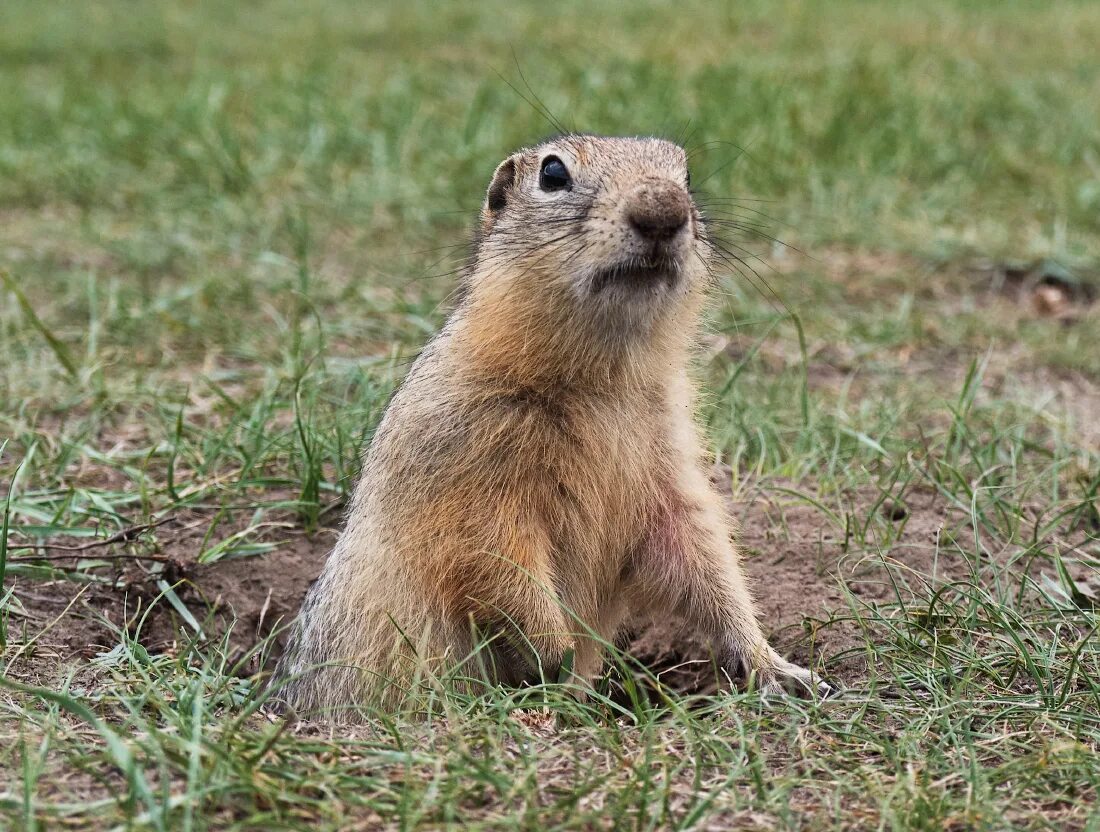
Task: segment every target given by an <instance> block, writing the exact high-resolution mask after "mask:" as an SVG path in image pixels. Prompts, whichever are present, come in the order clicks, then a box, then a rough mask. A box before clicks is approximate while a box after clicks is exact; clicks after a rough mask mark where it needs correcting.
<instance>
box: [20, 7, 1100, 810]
mask: <svg viewBox="0 0 1100 832" xmlns="http://www.w3.org/2000/svg"><path fill="white" fill-rule="evenodd" d="M1097 42H1100V8H1098V7H1097V6H1096V5H1095V4H1092V3H1088V2H1069V1H1068V0H1061V1H1060V2H1054V3H1033V2H1026V1H1025V0H1018V1H1017V0H1013V2H1003V3H992V2H981V1H980V0H928V1H927V2H921V3H913V4H905V5H901V4H867V3H862V2H857V1H856V0H839V1H838V2H834V3H829V4H825V3H818V2H810V1H809V0H804V2H794V0H788V1H787V2H780V3H764V2H746V3H739V4H737V5H736V6H731V7H728V8H727V7H725V6H723V5H722V4H704V3H694V2H689V3H686V4H677V5H675V6H674V7H672V6H666V5H664V4H650V3H642V4H632V5H631V6H630V8H627V9H624V8H621V6H620V4H614V3H610V2H597V3H589V4H583V5H582V4H579V3H573V2H567V3H565V4H561V5H559V6H556V7H554V8H553V9H552V10H551V9H550V8H548V7H546V6H537V5H535V4H530V5H517V4H506V3H503V2H497V0H489V1H488V2H486V3H483V4H479V5H478V6H477V7H473V6H457V5H451V6H445V7H442V8H440V7H438V6H437V5H436V4H429V3H426V2H421V0H410V2H406V3H402V4H373V5H370V6H366V5H363V4H351V3H346V2H338V0H320V1H319V2H317V3H314V4H311V5H309V6H308V7H307V6H304V5H303V4H291V3H286V2H282V0H263V2H259V3H255V4H251V5H249V6H247V7H244V6H241V5H239V4H231V3H223V2H204V3H200V4H180V3H168V2H165V3H151V4H144V5H139V6H134V5H132V4H128V3H121V2H111V1H110V0H108V2H104V3H99V4H95V5H79V6H69V5H65V6H54V5H49V4H45V5H44V4H38V3H29V2H23V0H12V2H9V3H6V4H5V6H4V9H3V11H0V81H2V82H3V83H0V274H3V275H4V280H3V284H2V288H0V299H2V303H0V356H3V362H2V365H0V483H3V485H2V486H0V488H2V489H3V491H2V499H0V503H2V504H3V505H4V506H5V508H4V515H3V534H2V535H0V645H2V646H0V649H2V651H3V652H2V653H0V686H2V687H0V715H2V718H0V828H13V829H22V830H34V829H55V828H104V829H115V828H118V829H124V828H125V829H129V828H134V829H144V828H153V829H186V830H202V829H214V828H218V829H221V828H231V829H264V830H269V829H355V828H374V827H376V826H380V825H386V826H391V827H400V828H412V827H417V826H422V827H430V828H440V827H446V826H456V827H474V828H486V829H496V828H531V829H559V828H560V829H566V828H592V827H601V828H603V827H608V828H637V829H646V828H655V829H656V828H660V829H664V828H685V829H686V828H701V829H705V828H715V829H724V828H761V829H765V828H767V829H771V828H830V827H837V828H848V829H869V828H875V829H911V828H912V829H924V828H927V829H943V828H959V829H1002V828H1028V829H1053V828H1057V829H1100V810H1098V809H1097V808H1096V796H1097V787H1098V783H1097V779H1098V775H1097V766H1096V764H1095V760H1096V755H1097V753H1098V752H1100V748H1098V745H1100V639H1098V636H1097V626H1098V624H1097V618H1096V615H1097V612H1096V610H1097V606H1096V604H1097V595H1098V593H1100V590H1098V589H1097V587H1098V586H1100V578H1098V576H1097V567H1098V565H1100V543H1098V536H1100V514H1098V511H1100V504H1098V502H1097V495H1098V490H1100V434H1098V433H1097V429H1096V417H1095V414H1096V413H1097V412H1100V326H1098V325H1097V314H1098V313H1097V311H1096V304H1095V303H1092V304H1090V303H1089V299H1090V298H1094V297H1095V296H1096V293H1097V291H1098V282H1097V276H1098V275H1100V258H1098V256H1097V252H1100V133H1098V131H1097V130H1096V125H1097V124H1100V96H1098V95H1097V94H1096V93H1097V90H1098V89H1100V60H1098V59H1097V57H1096V54H1095V52H1096V50H1095V44H1096V43H1097ZM520 72H522V75H523V77H525V78H526V81H527V82H529V84H530V88H531V91H530V93H529V92H528V91H527V88H526V85H525V83H524V81H523V80H522V79H521V77H520ZM498 73H499V75H498ZM500 75H503V76H504V78H505V79H507V80H502V79H501V77H499V76H500ZM510 84H511V85H514V86H515V87H517V88H518V89H519V90H520V91H522V94H523V95H530V94H537V95H538V97H539V98H541V99H542V100H543V101H544V102H545V103H546V106H547V107H549V109H550V110H551V111H553V112H554V114H555V115H556V116H557V117H559V118H561V119H563V120H564V121H565V122H566V123H567V124H568V125H570V126H575V127H576V128H578V129H585V130H592V131H596V132H608V133H635V132H644V133H654V132H656V133H662V134H665V135H670V136H680V137H682V138H683V139H684V141H685V143H686V144H687V145H688V146H689V147H690V148H691V149H692V153H693V162H692V164H693V174H694V180H695V182H696V183H699V185H700V187H701V190H702V192H703V194H704V195H703V197H702V199H704V200H710V201H711V202H710V204H711V207H712V210H713V213H714V214H715V217H716V219H721V218H723V217H724V216H726V215H725V214H723V213H722V212H726V211H729V212H733V213H734V214H736V215H737V216H735V217H734V219H750V218H755V219H764V220H766V224H767V228H766V229H765V230H766V232H767V234H768V235H769V237H776V238H778V239H780V240H782V241H783V244H779V243H776V242H773V241H772V240H771V239H769V238H768V237H763V236H753V235H749V236H745V237H733V238H731V242H732V243H734V244H736V245H742V246H745V247H747V248H749V249H750V250H751V251H752V252H754V253H755V254H757V255H759V256H760V257H761V258H762V259H763V260H764V261H767V262H766V263H764V262H761V261H758V260H752V259H750V260H749V263H750V264H751V265H752V266H753V269H755V271H752V270H744V271H743V272H742V273H740V274H739V273H736V272H731V273H730V274H729V275H728V276H727V277H726V279H725V280H724V281H723V285H722V287H721V291H720V293H719V296H718V297H717V298H716V303H715V306H714V309H713V312H712V320H711V324H712V325H711V334H710V335H709V336H708V338H707V339H706V341H705V343H704V344H703V357H702V360H701V365H700V378H701V380H702V382H703V385H704V390H705V394H706V395H705V399H706V400H705V403H704V412H703V418H704V420H705V421H706V422H707V424H708V426H709V430H710V434H709V435H710V437H711V450H712V451H713V454H714V457H715V459H716V460H718V461H719V462H720V463H721V464H722V465H723V466H725V467H723V468H722V469H721V470H722V471H724V472H725V474H726V480H727V482H726V484H727V485H729V487H730V488H731V489H732V493H733V497H734V499H735V507H736V510H737V511H738V512H739V513H740V514H741V515H743V517H744V518H745V523H744V525H745V539H746V547H747V550H748V562H749V567H750V569H757V573H758V574H771V573H772V572H774V574H775V577H774V578H773V579H772V580H770V581H763V582H761V581H758V589H759V594H760V595H761V601H762V605H763V606H764V607H765V609H766V610H770V612H769V613H768V616H767V621H766V623H767V625H768V626H769V627H770V628H771V629H772V630H773V631H777V632H775V639H776V641H777V643H779V644H781V645H782V646H783V648H784V650H785V651H786V652H794V653H797V654H800V656H801V658H802V659H803V660H806V659H808V658H810V657H811V654H812V657H813V658H814V660H815V661H817V662H818V663H819V664H820V665H821V666H823V667H824V668H825V670H826V671H827V672H829V673H830V674H832V675H834V676H837V677H838V678H841V679H842V680H843V681H844V682H845V683H846V684H847V686H848V688H849V691H848V693H847V694H846V695H845V696H843V697H841V698H839V699H838V700H836V701H834V702H827V703H824V704H809V703H799V702H791V703H784V704H781V705H778V706H776V707H773V708H764V707H762V705H761V702H760V701H759V698H758V697H757V696H756V695H755V694H752V693H732V694H724V695H719V696H713V697H709V698H706V699H704V700H703V701H698V702H696V701H691V700H689V699H688V698H686V697H682V696H679V695H676V694H672V693H670V694H669V695H668V697H667V698H665V699H663V700H660V701H657V702H654V703H649V702H635V703H633V704H628V705H623V704H616V703H614V702H611V701H610V700H605V699H602V698H600V697H595V698H593V699H592V700H590V701H589V702H587V703H583V704H582V703H578V702H577V701H576V700H575V699H574V698H572V697H571V696H570V695H569V693H568V691H567V690H563V689H562V688H561V686H559V685H547V686H545V687H543V688H540V689H537V690H535V691H527V692H507V691H500V692H494V693H492V694H489V695H487V696H483V697H477V698H470V697H465V696H461V695H459V694H456V693H453V692H443V693H441V701H440V707H441V713H440V714H439V715H438V716H436V717H433V718H432V719H430V720H427V721H424V720H413V719H409V718H407V717H406V716H403V715H398V716H386V715H383V714H378V715H376V717H375V718H374V719H372V720H371V721H370V722H369V723H368V724H367V725H366V726H364V727H362V728H359V729H356V730H355V731H348V730H338V731H334V730H330V729H327V728H324V727H320V726H293V725H288V724H286V723H284V722H281V721H278V720H272V719H270V718H268V717H266V716H265V715H264V713H263V711H262V708H261V705H262V701H263V693H262V677H261V676H260V675H258V668H259V667H260V666H261V665H262V661H261V659H260V655H261V654H262V653H264V651H266V650H269V649H271V644H270V637H268V636H267V635H266V630H264V631H263V632H259V633H257V631H258V630H261V629H262V628H261V627H260V626H259V625H258V624H257V623H256V622H255V621H253V620H252V619H251V618H241V619H240V620H237V621H229V620H227V619H226V616H225V613H224V606H225V605H224V603H223V604H221V605H219V604H218V603H217V602H218V598H217V597H215V596H216V595H218V594H223V595H226V597H229V596H228V593H231V592H234V591H235V592H237V593H238V594H237V595H236V596H233V598H235V599H236V600H237V601H241V600H242V598H243V599H246V600H247V601H248V604H249V605H250V606H249V609H250V610H251V611H252V612H258V613H259V615H260V618H261V622H260V624H262V623H263V621H262V619H263V618H264V617H265V614H266V613H265V611H266V610H267V609H268V604H267V601H265V599H264V597H262V596H263V595H264V593H265V592H267V589H266V587H267V584H266V583H264V582H265V581H268V580H269V579H270V581H272V582H274V581H275V580H276V579H277V578H278V575H277V574H276V573H278V571H279V570H280V569H283V568H284V567H286V565H287V564H293V563H296V562H297V561H296V560H295V559H296V558H298V559H308V558H319V557H322V556H323V554H324V552H325V551H326V549H327V547H328V546H329V545H330V544H331V540H332V530H333V529H334V528H336V527H338V526H339V514H340V509H341V507H342V501H343V499H344V497H345V496H346V494H347V491H348V489H349V487H350V485H351V483H352V482H353V480H354V475H355V472H356V469H357V462H356V460H357V456H358V453H359V451H360V449H361V448H362V447H363V445H364V443H365V442H366V441H368V440H369V437H370V433H371V430H372V429H373V426H374V425H375V424H376V422H377V420H378V418H379V416H380V414H381V411H382V408H383V407H384V404H385V402H386V400H387V397H388V395H389V393H390V392H391V391H392V389H393V387H394V386H395V385H396V384H397V383H398V382H399V381H400V378H401V376H402V374H403V372H404V370H405V368H406V367H407V365H408V361H409V359H410V358H411V357H412V356H413V355H415V352H416V350H417V349H418V348H419V346H420V345H421V344H422V343H423V342H424V340H425V339H426V338H428V337H429V336H430V335H431V333H432V332H433V331H434V330H435V329H436V328H437V327H438V326H439V324H440V322H441V321H442V319H443V317H444V315H445V313H446V308H447V297H448V294H449V292H450V291H451V290H452V288H453V278H452V276H451V275H450V272H451V270H452V269H453V268H454V267H455V266H456V265H457V263H458V261H459V259H460V257H461V254H462V249H461V244H462V242H463V241H464V240H465V238H466V235H467V232H468V229H469V227H470V222H471V218H472V216H473V214H474V212H476V210H477V207H478V205H479V204H480V201H481V198H482V193H483V189H484V187H485V186H486V183H487V181H488V178H489V176H490V174H491V171H492V169H493V167H494V165H495V163H496V162H497V161H499V159H501V158H503V156H504V155H505V154H506V153H507V152H508V151H510V150H511V149H512V148H514V147H516V146H519V145H522V144H524V143H530V142H532V141H535V140H537V139H538V138H540V137H541V136H543V135H545V134H547V133H548V132H550V127H549V126H548V125H547V124H546V122H545V121H544V120H543V119H542V118H541V117H540V116H539V115H538V113H537V112H536V110H535V109H534V108H533V107H531V106H530V105H529V104H528V103H527V102H525V101H524V100H523V97H522V95H521V94H517V92H516V91H514V90H513V89H511V88H510ZM730 196H737V197H744V198H751V199H753V200H759V201H752V202H741V203H738V205H739V206H740V207H738V208H732V207H729V208H727V207H723V206H728V205H731V203H722V202H718V201H717V200H720V199H723V198H726V197H730ZM755 212H761V213H755ZM1032 266H1034V270H1033V271H1029V270H1030V269H1031V268H1032ZM1055 272H1056V273H1057V274H1058V275H1061V277H1059V278H1058V280H1057V281H1055V284H1054V285H1055V286H1056V288H1058V289H1059V291H1061V292H1063V295H1064V297H1065V299H1066V301H1067V305H1068V309H1067V310H1066V311H1065V313H1064V314H1062V313H1059V314H1044V313H1042V311H1041V310H1040V311H1037V308H1036V307H1035V305H1034V300H1035V298H1034V296H1033V289H1034V288H1035V287H1034V285H1033V283H1034V281H1036V280H1039V279H1040V278H1041V277H1042V275H1044V274H1053V273H1055ZM777 296H778V297H777ZM108 541H109V542H108ZM80 547H83V548H80ZM296 553H298V554H297V555H296ZM280 557H282V558H284V559H285V560H277V559H278V558H280ZM233 570H236V571H233ZM798 570H802V571H798ZM219 576H221V577H219ZM225 576H228V577H225ZM784 576H785V577H784ZM795 578H797V580H795ZM219 580H220V581H222V583H216V582H217V581H219ZM800 582H801V583H800ZM238 584H239V585H238ZM211 587H217V590H216V591H215V590H213V589H211ZM255 596H260V597H255ZM779 597H782V598H783V603H784V605H787V603H788V601H789V602H790V606H793V607H794V609H789V608H788V607H787V606H784V607H783V608H782V609H780V608H779V605H778V604H773V603H772V599H773V598H779ZM223 600H224V599H223ZM267 600H268V601H271V600H272V597H271V596H268V598H267ZM277 600H278V599H276V601H275V602H273V604H274V605H275V606H277V603H276V602H277ZM273 608H274V607H273ZM270 615H271V616H272V617H275V615H276V614H275V612H271V613H270ZM268 624H270V622H268Z"/></svg>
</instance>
